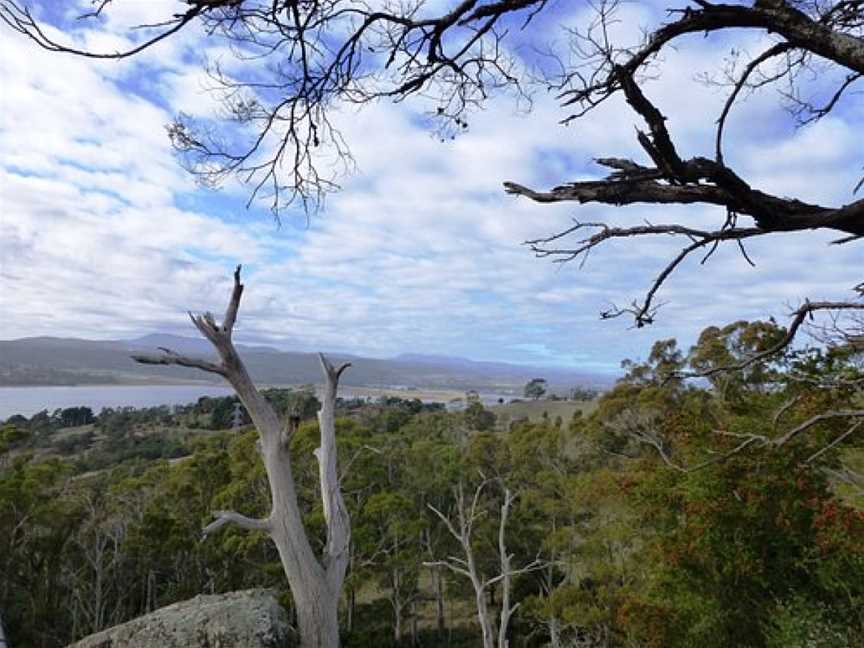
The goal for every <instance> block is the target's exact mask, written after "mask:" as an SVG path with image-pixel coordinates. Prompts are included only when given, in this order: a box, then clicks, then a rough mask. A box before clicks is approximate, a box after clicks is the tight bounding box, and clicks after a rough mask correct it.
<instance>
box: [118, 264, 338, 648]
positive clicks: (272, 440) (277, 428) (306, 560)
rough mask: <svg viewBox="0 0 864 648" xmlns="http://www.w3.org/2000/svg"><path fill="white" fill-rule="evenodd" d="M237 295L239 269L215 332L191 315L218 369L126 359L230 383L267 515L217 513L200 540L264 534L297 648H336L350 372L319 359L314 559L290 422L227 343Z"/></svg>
mask: <svg viewBox="0 0 864 648" xmlns="http://www.w3.org/2000/svg"><path fill="white" fill-rule="evenodd" d="M242 294H243V284H241V283H240V266H238V267H237V270H236V271H235V273H234V289H233V292H232V295H231V299H230V301H229V303H228V308H227V310H226V312H225V317H224V319H223V322H222V324H221V325H217V324H216V321H215V320H214V318H213V315H212V314H211V313H204V314H203V315H197V316H193V315H191V314H190V316H191V318H192V322H193V324H195V326H196V328H197V329H198V330H199V331H200V332H201V334H202V335H203V336H204V337H206V338H207V339H208V340H209V341H210V343H211V344H212V345H213V346H214V347H215V349H216V351H217V352H218V354H219V357H220V360H221V362H220V363H218V364H217V363H213V362H209V361H205V360H200V359H197V358H190V357H187V356H182V355H180V354H177V353H175V352H173V351H171V350H169V349H162V351H163V355H161V356H156V357H153V356H133V358H134V359H135V360H137V361H138V362H143V363H146V364H168V365H180V366H184V367H195V368H198V369H201V370H202V371H207V372H210V373H216V374H219V375H221V376H223V377H224V378H225V379H226V380H227V381H228V382H229V383H231V386H232V387H233V388H234V391H235V392H237V395H238V396H239V397H240V400H241V402H242V403H243V405H244V407H245V408H246V411H247V412H248V413H249V416H250V418H251V419H252V423H253V424H254V425H255V428H256V430H257V431H258V434H259V437H260V449H261V456H262V459H263V462H264V468H265V470H266V472H267V479H268V482H269V484H270V495H271V508H270V515H269V516H268V517H267V518H265V519H260V520H256V519H252V518H248V517H246V516H244V515H241V514H239V513H235V512H233V511H216V512H215V513H214V516H215V517H216V520H215V521H214V522H212V523H211V524H209V525H208V526H207V527H206V528H205V529H204V535H205V536H207V535H208V534H210V533H213V532H214V531H218V530H219V529H221V528H222V527H223V526H225V525H227V524H236V525H238V526H240V527H241V528H244V529H248V530H257V531H264V532H266V533H267V534H268V535H269V536H270V538H271V539H272V540H273V542H274V544H275V545H276V549H277V551H278V553H279V558H280V561H281V562H282V568H283V570H284V572H285V575H286V577H287V579H288V584H289V586H290V588H291V593H292V595H293V597H294V604H295V608H296V613H297V626H298V628H297V629H298V633H299V635H300V645H301V648H338V646H339V616H338V607H339V597H340V595H341V591H342V585H343V583H344V580H345V571H346V569H347V566H348V547H349V544H350V536H351V531H350V520H349V516H348V511H347V509H346V507H345V502H344V500H343V498H342V491H341V488H340V484H339V476H338V471H337V464H336V423H335V408H336V392H337V389H338V384H339V377H340V376H341V374H342V372H343V371H344V370H345V369H347V368H348V366H350V365H348V364H345V365H342V366H341V367H338V368H336V367H334V366H333V365H332V364H330V362H329V361H328V360H327V359H326V358H325V357H324V356H323V355H320V354H319V358H320V361H321V368H322V371H323V373H324V378H325V386H324V398H323V403H322V407H321V410H320V412H319V413H318V422H319V428H320V434H321V444H320V446H319V447H318V448H317V449H316V450H315V457H316V459H317V460H318V468H319V483H320V488H321V501H322V505H323V510H324V518H325V522H326V526H327V540H326V545H325V548H324V551H323V554H322V556H321V557H320V559H319V558H318V556H316V555H315V552H314V551H313V549H312V546H311V544H310V542H309V538H308V536H307V534H306V530H305V528H304V526H303V513H302V511H301V510H300V506H299V503H298V500H297V489H296V486H295V483H294V476H293V472H292V467H291V449H290V441H291V435H292V434H293V432H294V428H293V424H292V423H291V422H290V421H289V423H288V424H286V425H284V426H283V424H282V422H281V421H280V420H279V416H278V415H277V413H276V411H275V410H274V409H273V407H272V406H271V405H270V403H269V402H268V401H267V399H266V398H264V396H263V395H262V394H261V393H260V392H259V391H258V389H257V388H256V387H255V384H254V383H253V382H252V378H251V377H250V376H249V373H248V371H247V370H246V367H245V365H244V364H243V362H242V360H241V359H240V356H239V355H238V354H237V351H236V349H235V348H234V344H233V342H232V340H231V336H232V333H233V329H234V323H235V322H236V319H237V312H238V309H239V306H240V297H241V296H242Z"/></svg>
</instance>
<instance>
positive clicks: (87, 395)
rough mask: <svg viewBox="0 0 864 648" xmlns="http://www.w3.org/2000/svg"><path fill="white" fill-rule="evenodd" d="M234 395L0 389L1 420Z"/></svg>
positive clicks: (222, 391) (191, 388)
mask: <svg viewBox="0 0 864 648" xmlns="http://www.w3.org/2000/svg"><path fill="white" fill-rule="evenodd" d="M232 393H234V392H233V390H232V389H231V388H230V387H227V386H221V385H81V386H74V387H0V419H7V418H9V417H10V416H12V415H13V414H22V415H23V416H27V417H30V416H33V414H35V413H36V412H40V411H42V410H44V409H47V410H48V411H49V412H53V411H54V410H55V409H57V408H58V407H59V408H63V407H77V406H79V405H85V406H87V407H89V408H91V409H92V410H93V411H94V412H95V413H97V414H98V413H99V410H101V409H102V408H103V407H127V406H131V407H154V406H156V405H185V404H186V403H193V402H195V401H196V400H198V398H200V397H201V396H228V395H229V394H232Z"/></svg>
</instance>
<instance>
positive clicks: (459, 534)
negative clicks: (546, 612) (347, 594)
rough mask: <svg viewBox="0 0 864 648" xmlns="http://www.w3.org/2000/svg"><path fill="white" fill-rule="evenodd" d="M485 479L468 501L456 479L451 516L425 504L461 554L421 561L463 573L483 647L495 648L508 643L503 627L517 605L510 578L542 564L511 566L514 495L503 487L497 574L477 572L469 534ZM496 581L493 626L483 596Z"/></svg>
mask: <svg viewBox="0 0 864 648" xmlns="http://www.w3.org/2000/svg"><path fill="white" fill-rule="evenodd" d="M489 481H490V480H488V479H484V480H483V481H482V482H480V484H479V485H478V486H477V488H476V489H475V490H474V494H473V496H472V497H471V499H470V501H468V498H467V497H466V495H465V489H464V485H463V483H462V482H461V481H460V482H459V484H458V485H457V486H456V488H454V489H453V490H454V496H455V504H456V512H455V513H456V516H455V520H454V519H451V517H450V516H448V515H445V514H444V513H442V512H441V511H439V510H438V509H436V508H435V507H434V506H432V505H431V504H430V505H429V508H430V509H431V510H432V512H433V513H435V515H437V516H438V517H439V518H440V519H441V521H442V522H443V523H444V526H445V527H446V528H447V530H448V531H449V532H450V535H451V536H453V538H454V539H455V540H456V542H458V543H459V547H460V549H461V552H462V556H461V557H457V556H449V557H448V558H447V559H446V560H438V561H430V562H426V563H424V565H426V566H428V567H445V568H446V569H449V570H450V571H452V572H453V573H454V574H459V575H461V576H464V577H465V578H467V579H468V580H469V581H471V586H472V588H473V589H474V600H475V603H476V606H477V619H478V620H479V622H480V630H481V632H482V635H483V648H495V647H496V646H497V648H507V647H508V646H509V641H508V639H507V631H508V628H509V627H510V619H511V618H512V616H513V613H514V612H515V611H516V610H517V609H518V607H519V603H512V602H511V595H512V585H513V578H514V577H515V576H518V575H519V574H525V573H528V572H530V571H534V570H537V569H539V568H540V567H541V566H542V564H541V562H540V561H539V560H535V561H533V562H530V563H528V564H527V565H525V566H524V567H520V568H514V567H513V554H511V553H509V552H508V551H507V522H508V520H509V517H510V509H511V508H512V506H513V502H514V500H515V499H516V496H515V495H514V494H513V493H512V492H511V491H510V489H508V488H505V489H504V499H503V501H502V503H501V514H500V517H499V519H498V574H496V575H495V576H491V577H487V576H485V575H484V574H483V573H482V572H481V569H480V566H479V565H478V564H477V553H476V548H475V547H474V537H473V536H474V529H475V526H474V525H475V523H476V522H477V520H478V519H479V518H480V517H481V516H482V514H483V511H481V510H480V500H481V498H482V496H483V491H484V489H485V488H486V486H487V485H488V484H489ZM499 583H500V586H501V607H500V610H499V611H498V614H497V616H498V625H497V628H496V626H495V622H494V618H493V612H491V611H490V610H489V605H488V603H487V601H486V597H487V595H488V593H489V591H490V590H491V589H492V588H494V587H496V586H498V585H499Z"/></svg>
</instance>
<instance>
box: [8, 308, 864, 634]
mask: <svg viewBox="0 0 864 648" xmlns="http://www.w3.org/2000/svg"><path fill="white" fill-rule="evenodd" d="M782 335H784V333H783V331H782V330H781V329H779V328H778V327H777V326H776V325H775V324H773V323H772V322H764V323H746V322H736V323H734V324H732V325H729V326H726V327H711V328H709V329H706V331H705V332H703V334H702V336H701V337H700V338H699V341H698V342H697V344H696V345H695V346H694V347H693V349H691V350H689V351H688V352H684V351H682V350H680V349H679V347H678V345H677V344H676V343H675V341H674V340H664V341H661V342H658V343H657V344H656V345H655V346H654V348H653V349H652V351H651V353H650V355H649V356H648V358H647V359H646V360H645V361H644V362H640V361H629V362H627V363H625V368H626V370H627V372H626V374H625V375H624V376H623V377H622V379H621V380H620V381H619V382H618V384H617V385H616V386H615V387H614V388H613V389H611V390H610V391H608V392H607V393H605V394H604V395H603V396H602V397H601V398H600V399H599V401H598V402H597V405H596V408H595V409H593V410H591V411H590V413H588V414H585V415H583V414H582V413H581V412H576V414H575V415H574V416H573V417H572V419H570V420H568V421H566V422H565V421H563V420H561V417H556V418H555V419H554V420H553V419H552V417H549V416H546V417H537V418H536V419H535V420H533V421H528V420H521V421H514V422H512V423H511V424H510V425H501V424H500V423H499V422H496V417H495V414H494V413H493V411H489V410H486V409H485V408H483V406H482V405H481V404H480V403H479V402H475V403H472V405H471V406H470V407H469V408H468V409H467V410H466V411H464V412H446V411H442V409H441V408H439V407H434V406H429V405H425V404H423V403H420V402H419V401H409V400H402V399H387V400H382V401H380V402H376V403H364V402H353V401H342V402H341V403H340V409H339V414H340V416H341V418H339V420H338V422H337V435H338V438H339V452H340V463H339V465H340V470H341V472H342V484H343V489H344V492H345V499H346V503H347V506H348V508H349V510H350V514H351V518H352V520H353V540H352V545H351V563H350V565H351V566H350V571H349V576H348V580H347V583H346V584H347V587H346V595H345V600H344V602H343V624H344V637H345V645H346V646H371V645H376V646H378V645H381V646H387V645H393V646H399V645H410V644H413V643H414V642H419V643H420V644H422V645H429V646H434V645H466V646H467V645H477V643H478V641H479V631H478V626H477V621H476V607H475V605H476V601H475V599H474V593H473V591H472V589H471V587H470V585H469V584H468V583H467V579H462V578H454V577H453V576H452V575H451V574H449V572H447V570H446V569H442V568H439V567H435V566H430V563H434V562H435V561H438V560H440V559H442V558H445V557H452V556H456V557H458V556H460V555H461V554H460V551H461V548H460V547H459V545H458V544H457V543H456V542H455V540H454V538H453V537H452V536H451V534H450V533H449V531H448V530H447V529H446V528H445V526H444V524H443V523H442V520H441V519H440V518H439V517H438V516H437V515H436V514H435V513H434V512H433V510H432V507H434V509H435V510H437V511H440V512H442V514H443V515H444V516H445V517H447V516H449V518H450V519H451V520H455V519H456V518H457V517H458V515H457V514H458V502H459V499H458V498H459V497H464V496H465V495H470V494H471V493H474V492H475V489H476V488H477V486H478V485H480V484H485V485H484V487H483V488H482V489H480V490H479V491H477V492H478V493H479V495H478V497H477V500H476V508H475V514H476V519H475V523H474V529H473V532H472V538H471V543H472V547H473V548H474V551H475V552H476V561H477V562H476V568H477V571H478V573H479V574H481V575H483V577H484V578H489V577H491V576H492V575H494V574H495V573H496V571H495V570H496V569H499V568H500V556H499V555H498V551H499V545H498V531H499V529H498V520H500V511H501V505H502V502H503V501H504V500H503V497H504V493H505V489H507V490H510V491H511V492H512V494H513V495H514V496H515V499H514V500H513V503H512V510H511V511H510V516H509V518H508V524H507V529H506V531H507V549H508V553H512V564H513V565H514V566H520V565H525V564H528V563H530V562H532V561H534V560H538V559H539V560H540V565H539V568H537V569H534V570H532V571H530V572H529V573H525V574H520V575H518V576H516V577H515V578H514V580H513V583H512V591H511V596H512V597H513V600H514V602H516V603H519V604H520V606H519V607H518V608H517V611H516V615H515V618H514V619H513V621H512V623H511V624H510V627H511V631H510V636H509V638H508V639H509V641H510V645H511V646H513V647H514V648H516V647H523V646H524V647H528V646H535V645H541V644H543V643H544V642H551V643H552V644H553V645H555V646H564V645H568V642H570V643H571V644H572V643H577V644H578V643H579V642H582V644H586V645H591V643H592V642H593V643H594V644H595V645H596V644H601V645H608V646H621V647H625V646H633V645H639V646H664V647H666V646H668V647H670V648H674V647H675V646H682V647H683V646H693V645H704V646H705V647H706V648H711V647H712V646H717V647H718V648H719V647H721V646H724V647H725V646H733V645H734V646H752V647H754V648H762V647H765V648H775V647H777V646H826V647H827V646H831V647H834V646H838V647H840V646H855V645H860V642H859V638H860V636H864V616H862V612H861V610H862V609H864V585H862V584H864V558H862V557H864V513H862V509H861V508H856V506H859V505H860V502H861V499H860V498H857V499H856V497H853V496H851V495H850V490H849V489H850V488H853V486H850V483H849V482H846V481H841V479H840V477H845V476H847V474H853V473H851V472H849V473H847V472H844V471H845V470H846V469H847V468H850V467H853V466H855V465H857V463H855V461H853V459H854V458H855V457H860V456H862V450H864V449H862V447H861V439H860V437H857V436H856V435H855V434H851V433H849V431H850V429H851V430H852V432H854V431H855V429H854V428H850V427H849V425H848V421H846V420H844V419H842V418H841V419H837V420H835V419H824V420H821V419H820V420H818V421H817V423H816V424H812V425H809V427H805V428H804V430H805V431H804V432H801V433H799V434H797V435H794V436H793V437H790V438H789V440H788V441H785V442H784V443H783V444H782V445H779V444H778V443H775V440H776V439H778V438H781V437H783V436H784V435H786V434H788V432H789V431H790V430H794V429H796V428H799V427H800V426H802V425H808V421H811V420H812V418H813V416H814V415H817V414H819V413H821V412H825V411H826V408H832V409H833V410H836V411H847V410H853V408H856V407H860V404H861V394H860V391H859V389H858V388H857V387H855V385H856V384H857V383H856V382H855V381H856V380H857V379H858V378H860V376H861V373H860V358H859V357H858V355H857V354H855V353H852V352H850V351H849V350H848V349H846V350H841V349H837V348H813V349H794V350H788V351H786V352H784V353H783V354H782V357H778V358H777V359H776V360H775V361H774V362H772V363H771V365H770V366H768V367H763V368H761V369H757V368H752V369H749V368H748V370H747V371H744V372H741V373H740V374H738V375H735V376H728V377H725V376H718V377H716V378H714V377H713V376H712V379H711V380H708V381H702V382H697V383H687V382H686V381H684V380H683V379H681V378H680V377H679V376H680V375H681V374H682V373H686V372H687V371H700V370H702V371H704V370H705V369H706V368H712V367H716V366H721V365H723V364H726V363H729V362H737V361H740V359H742V358H746V357H748V354H752V353H758V352H759V351H760V350H761V349H764V348H765V347H766V345H771V344H773V341H774V340H776V339H777V338H778V337H780V336H782ZM817 378H819V379H820V380H819V381H817V380H816V379H817ZM829 378H830V380H829ZM837 378H841V379H842V381H839V382H838V381H837V380H836V379H837ZM804 379H806V381H807V382H802V381H803V380H804ZM268 397H270V398H273V399H274V402H276V403H277V407H278V409H279V410H280V412H281V413H282V414H283V415H284V416H298V415H299V416H300V417H301V418H302V419H303V420H302V421H301V422H300V424H299V425H298V427H297V429H296V431H295V433H294V435H293V437H292V441H291V442H292V449H293V452H294V454H295V456H296V458H297V462H296V466H295V470H296V475H295V477H296V482H297V487H298V491H299V493H298V494H299V499H300V502H301V505H302V507H303V510H304V514H305V523H306V525H307V528H308V529H309V531H310V534H311V536H312V538H313V540H314V542H317V543H319V545H320V544H321V543H323V540H324V534H323V513H322V511H321V505H320V498H319V497H317V488H318V483H319V481H318V475H317V466H316V463H315V459H314V457H313V455H312V452H313V450H314V449H315V446H316V445H317V439H318V430H317V423H316V421H315V420H314V413H315V412H314V405H315V402H314V401H313V400H312V398H313V397H311V394H310V393H309V392H308V391H302V390H301V391H293V392H278V393H272V394H271V393H268ZM232 402H233V401H232V399H230V398H226V399H224V400H223V399H202V400H200V401H199V402H198V403H196V404H194V405H191V406H187V407H182V408H173V409H169V408H148V409H145V410H133V409H131V408H128V409H127V408H123V409H114V410H104V411H103V412H100V413H99V414H98V415H95V416H94V421H93V422H92V423H91V424H89V425H85V426H83V427H82V426H79V427H75V428H64V427H62V425H63V423H64V422H67V423H69V422H72V423H77V422H78V420H77V419H75V418H74V415H71V418H70V415H66V416H64V415H63V413H62V411H61V412H59V413H55V414H49V413H48V412H40V413H38V414H36V415H34V416H33V417H31V418H29V419H27V418H24V417H15V418H14V420H12V421H11V422H7V423H6V424H4V425H3V426H2V427H0V543H2V545H0V570H2V573H3V574H4V578H3V579H2V582H0V610H3V617H4V621H5V622H6V624H7V626H8V628H9V632H10V635H11V639H12V641H13V642H14V645H28V646H36V647H38V648H41V647H43V646H44V647H48V646H59V645H65V644H66V643H68V642H69V641H71V640H73V639H75V638H77V637H80V636H82V635H84V634H88V633H90V632H93V631H96V630H98V629H100V628H102V627H105V626H108V625H112V624H114V623H117V622H120V621H123V620H125V619H128V618H131V617H133V616H136V615H139V614H142V613H144V612H146V611H148V610H151V609H153V608H155V607H157V606H161V605H165V604H168V603H171V602H174V601H177V600H180V599H184V598H189V597H192V596H194V595H195V594H197V593H200V592H222V591H228V590H232V589H241V588H247V587H258V586H266V587H272V588H275V589H276V590H277V591H279V592H281V594H282V596H283V597H284V599H285V600H286V601H287V600H289V598H290V597H288V595H287V592H286V590H285V587H286V586H285V583H284V580H283V578H284V577H283V576H282V570H281V566H280V564H279V560H278V556H277V555H276V552H275V550H274V547H273V545H272V544H271V543H270V542H269V541H268V540H267V539H266V537H265V536H264V535H263V534H261V533H258V532H252V533H250V532H246V531H240V530H237V529H234V528H228V529H226V530H225V531H223V532H222V533H220V534H218V535H216V536H214V537H212V538H208V539H207V540H206V541H202V540H201V537H200V533H201V529H202V528H203V527H204V526H205V525H206V524H207V523H208V522H209V521H210V519H211V511H212V510H217V509H225V508H230V509H233V510H238V511H242V512H243V513H244V514H247V515H250V516H260V515H264V514H266V511H267V510H268V507H269V493H268V489H267V483H266V477H265V474H264V470H263V466H262V465H261V461H260V458H259V455H258V451H257V448H256V438H257V437H256V434H255V431H254V430H252V429H251V428H243V429H240V430H232V431H208V428H209V427H211V424H212V416H213V413H214V412H216V411H218V410H219V408H220V407H223V408H224V407H225V405H221V404H220V403H227V404H231V403H232ZM232 409H233V405H232ZM496 411H497V408H496ZM501 411H503V410H501ZM586 411H588V410H586ZM853 411H857V410H853ZM298 413H299V414H298ZM193 424H195V425H197V427H193ZM742 439H749V440H750V442H748V445H746V446H745V447H743V448H742V447H739V446H740V443H741V440H742ZM172 444H178V445H176V446H172ZM170 447H176V448H178V449H179V450H182V452H183V453H184V454H183V457H182V458H180V459H179V460H177V461H174V462H172V463H168V462H167V461H165V460H164V459H162V458H160V457H161V456H164V455H163V453H164V452H166V451H167V450H168V448H170ZM63 452H67V453H69V455H68V458H63V457H62V456H60V455H62V453H63ZM94 467H99V468H100V469H99V470H98V471H95V472H89V473H86V474H83V475H82V474H80V473H81V471H82V470H84V469H88V470H90V469H92V468H94ZM76 473H77V474H76ZM457 484H462V486H463V489H462V491H461V492H460V491H458V489H456V490H454V487H455V486H456V485H457ZM838 494H841V495H842V497H840V496H838ZM463 501H465V500H463ZM501 594H502V591H501V587H500V584H498V585H495V586H493V587H490V588H489V589H488V590H487V592H486V594H485V596H486V597H487V598H488V601H487V603H488V607H489V609H490V610H497V609H498V608H497V607H496V606H497V605H499V604H500V597H501ZM448 642H449V643H448ZM856 642H858V643H856Z"/></svg>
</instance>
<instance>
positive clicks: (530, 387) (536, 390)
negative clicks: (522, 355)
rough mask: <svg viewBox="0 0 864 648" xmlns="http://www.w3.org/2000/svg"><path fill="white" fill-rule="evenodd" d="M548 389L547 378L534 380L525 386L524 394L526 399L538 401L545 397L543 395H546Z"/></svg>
mask: <svg viewBox="0 0 864 648" xmlns="http://www.w3.org/2000/svg"><path fill="white" fill-rule="evenodd" d="M546 388H547V385H546V379H545V378H532V379H531V380H529V381H528V382H527V383H526V384H525V389H524V390H523V394H524V395H525V398H531V399H533V400H537V399H538V398H542V397H543V394H545V393H546Z"/></svg>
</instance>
